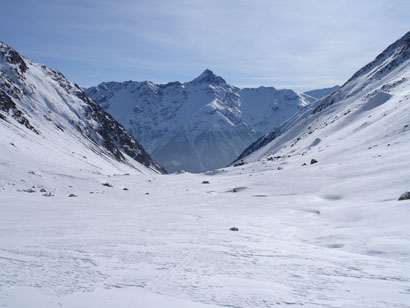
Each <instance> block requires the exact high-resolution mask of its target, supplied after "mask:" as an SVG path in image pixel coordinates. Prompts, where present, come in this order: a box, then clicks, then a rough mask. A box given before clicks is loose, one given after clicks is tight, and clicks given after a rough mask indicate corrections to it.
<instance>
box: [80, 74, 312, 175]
mask: <svg viewBox="0 0 410 308" xmlns="http://www.w3.org/2000/svg"><path fill="white" fill-rule="evenodd" d="M85 92H86V94H87V95H88V96H90V97H91V98H92V99H93V100H94V101H96V102H98V103H99V104H101V106H103V108H104V109H105V110H107V111H108V112H109V113H110V114H111V115H112V116H113V117H114V118H115V119H117V120H118V121H119V122H120V123H121V124H122V125H123V126H124V127H125V128H126V129H127V130H128V131H129V132H130V133H131V134H133V136H134V137H135V138H136V139H137V140H138V141H140V142H141V144H142V145H143V146H144V148H145V149H146V150H147V151H148V152H149V153H150V154H151V156H152V157H153V158H154V159H155V160H156V161H158V162H159V163H160V164H162V165H163V166H164V167H165V168H166V169H167V170H168V171H171V172H172V171H177V170H180V169H184V170H187V171H192V172H199V171H204V170H211V169H216V168H220V167H224V166H226V165H227V164H229V163H230V162H232V160H234V159H235V158H236V157H237V156H238V155H239V154H240V153H241V152H242V151H243V149H244V148H246V147H247V146H248V145H249V144H250V143H252V142H253V141H255V140H256V139H257V138H259V137H260V136H262V135H264V134H266V133H267V132H269V131H271V130H273V129H274V128H276V127H278V126H279V125H280V124H281V123H282V122H284V121H285V120H287V119H289V117H291V116H292V115H293V114H295V113H296V112H298V111H299V110H301V109H303V108H304V107H305V106H306V105H308V104H309V102H310V101H312V98H311V97H310V96H307V95H304V94H301V93H297V92H295V91H292V90H276V89H275V88H265V87H260V88H257V89H239V88H237V87H234V86H232V85H229V84H227V83H226V82H225V80H224V79H223V78H221V77H219V76H216V75H215V74H214V73H213V72H211V71H210V70H205V71H204V72H203V73H202V74H201V75H200V76H198V77H197V78H195V79H194V80H193V81H191V82H186V83H180V82H171V83H168V84H164V85H157V84H153V83H151V82H149V81H146V82H133V81H129V82H123V83H118V82H107V83H102V84H100V85H99V86H97V87H92V88H89V89H87V90H86V91H85Z"/></svg>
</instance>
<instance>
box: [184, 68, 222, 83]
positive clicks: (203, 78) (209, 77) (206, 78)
mask: <svg viewBox="0 0 410 308" xmlns="http://www.w3.org/2000/svg"><path fill="white" fill-rule="evenodd" d="M192 82H194V83H205V84H226V81H225V80H224V79H223V78H222V77H220V76H217V75H215V74H214V73H213V72H212V71H211V70H209V69H206V70H205V71H204V72H203V73H202V74H201V75H199V76H198V77H196V78H195V79H194V80H192Z"/></svg>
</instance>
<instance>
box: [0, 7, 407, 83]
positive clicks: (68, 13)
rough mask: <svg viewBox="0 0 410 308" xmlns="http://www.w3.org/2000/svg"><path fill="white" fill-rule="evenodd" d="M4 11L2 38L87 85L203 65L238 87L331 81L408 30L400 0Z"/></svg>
mask: <svg viewBox="0 0 410 308" xmlns="http://www.w3.org/2000/svg"><path fill="white" fill-rule="evenodd" d="M17 7H19V8H21V7H24V8H25V9H24V10H21V9H17ZM3 9H4V11H7V12H8V14H6V15H5V16H4V18H2V19H1V20H0V26H1V27H0V35H1V38H2V39H4V40H5V41H7V42H9V43H10V44H12V45H14V44H15V47H16V48H17V49H19V50H20V51H21V52H22V53H23V54H24V55H26V56H29V57H33V58H34V60H41V61H42V62H43V63H45V64H53V65H57V68H58V69H60V70H62V71H63V72H65V71H66V70H67V71H68V72H69V73H68V74H67V76H68V77H69V78H72V79H74V81H76V82H78V83H81V84H84V85H91V84H95V83H98V82H100V81H103V80H113V79H119V80H127V79H135V80H145V79H153V81H157V82H165V81H168V80H169V81H171V80H181V81H186V80H189V79H191V78H193V77H194V76H196V75H198V74H199V73H200V72H201V71H202V70H203V69H205V68H207V67H208V68H211V69H213V70H215V72H216V73H217V74H220V75H222V76H223V77H225V78H226V79H227V80H228V81H229V82H231V83H233V84H238V85H243V86H245V85H248V86H257V85H259V83H258V82H261V83H263V84H264V85H273V86H275V87H287V88H292V87H293V88H297V89H300V90H305V89H309V88H317V87H325V86H331V85H333V84H334V83H335V82H337V83H340V81H344V80H346V79H347V78H348V77H350V75H352V74H353V73H354V72H355V71H356V70H357V69H359V68H360V67H361V66H363V65H365V64H366V63H367V62H368V61H370V60H372V59H373V58H374V57H375V56H376V55H377V54H378V53H379V52H381V51H382V50H383V48H385V47H386V46H387V45H388V44H390V43H392V42H393V41H394V40H396V39H398V38H399V37H400V36H401V35H403V34H404V33H405V32H406V31H408V30H410V29H409V25H410V23H409V20H410V2H409V1H406V0H391V1H385V0H362V1H357V0H355V1H353V0H335V1H327V0H326V1H325V0H316V1H305V0H289V1H279V0H269V1H268V0H254V1H245V0H224V1H220V0H208V1H199V0H189V1H188V0H173V1H166V0H150V1H148V0H139V1H131V0H129V1H126V0H120V1H107V0H98V1H97V0H82V1H80V0H71V1H52V0H43V1H36V2H34V1H28V0H27V1H24V0H23V1H19V3H16V2H12V1H8V2H5V3H4V4H3ZM48 62H51V63H48ZM73 63H74V64H75V65H73ZM74 69H76V70H78V71H76V70H74ZM96 76H99V77H98V78H97V77H96ZM266 76H272V78H271V77H266Z"/></svg>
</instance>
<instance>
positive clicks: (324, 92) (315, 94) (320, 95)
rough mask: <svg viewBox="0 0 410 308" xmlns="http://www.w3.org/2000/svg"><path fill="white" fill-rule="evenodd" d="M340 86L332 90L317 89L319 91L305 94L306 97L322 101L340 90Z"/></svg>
mask: <svg viewBox="0 0 410 308" xmlns="http://www.w3.org/2000/svg"><path fill="white" fill-rule="evenodd" d="M339 88H340V86H334V87H331V88H324V89H317V90H311V91H306V92H303V93H304V94H306V95H309V96H311V97H314V98H316V99H321V98H323V97H325V96H328V95H329V94H331V93H333V92H335V91H336V90H337V89H339Z"/></svg>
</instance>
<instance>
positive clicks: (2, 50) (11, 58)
mask: <svg viewBox="0 0 410 308" xmlns="http://www.w3.org/2000/svg"><path fill="white" fill-rule="evenodd" d="M0 65H15V66H16V68H17V69H18V70H19V71H20V73H24V72H25V71H26V70H27V69H28V67H27V64H26V62H24V60H23V58H22V57H21V56H20V55H19V53H18V52H17V51H15V50H14V49H13V48H11V47H10V46H9V45H7V44H6V43H4V42H0Z"/></svg>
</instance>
